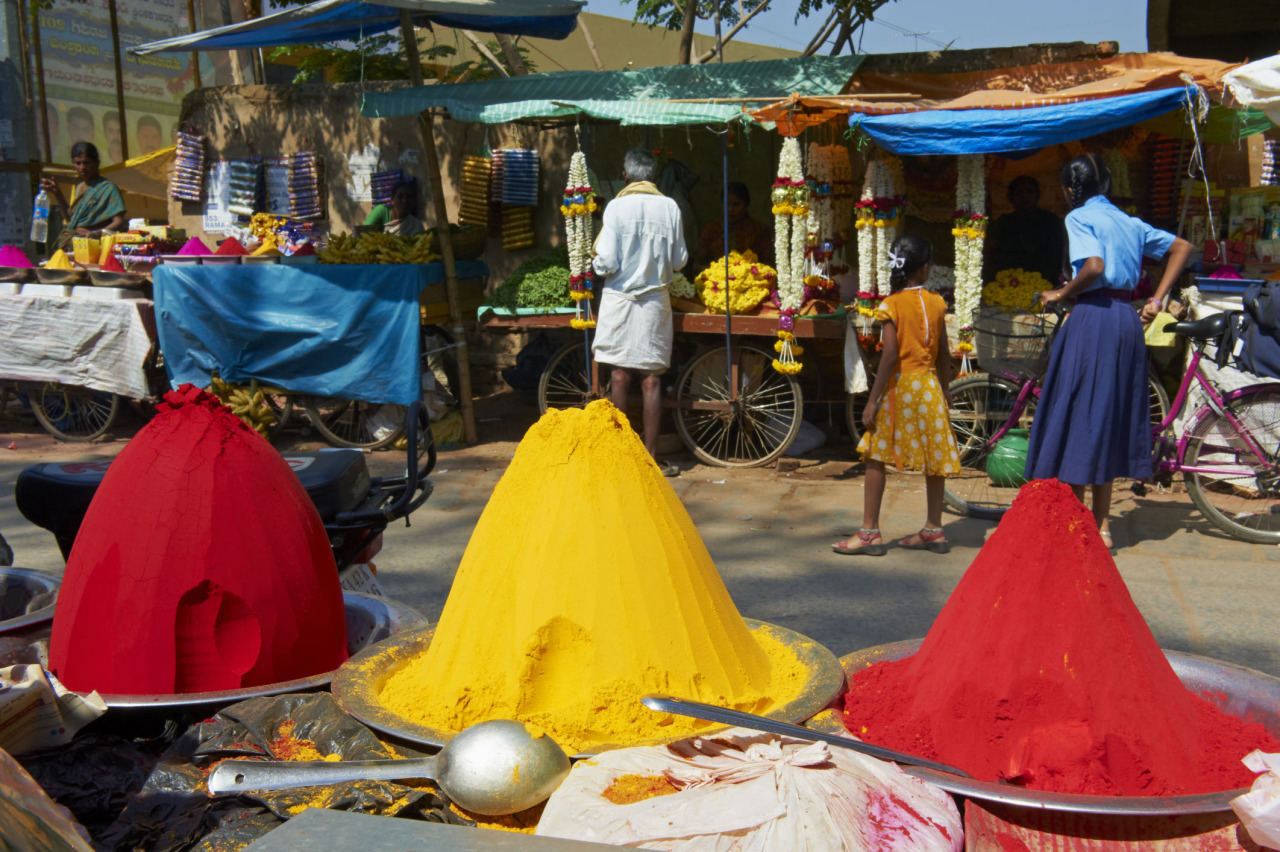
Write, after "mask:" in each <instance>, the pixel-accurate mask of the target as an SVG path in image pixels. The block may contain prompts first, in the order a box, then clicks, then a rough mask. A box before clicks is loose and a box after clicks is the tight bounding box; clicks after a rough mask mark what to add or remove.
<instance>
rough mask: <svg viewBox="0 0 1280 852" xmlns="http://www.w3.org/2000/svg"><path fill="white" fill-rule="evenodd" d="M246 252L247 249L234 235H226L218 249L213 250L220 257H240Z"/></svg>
mask: <svg viewBox="0 0 1280 852" xmlns="http://www.w3.org/2000/svg"><path fill="white" fill-rule="evenodd" d="M248 253H249V251H248V250H247V249H246V248H245V247H244V246H243V245H241V244H240V241H239V240H237V239H236V238H235V237H227V238H226V239H225V240H223V241H222V243H221V245H219V246H218V250H217V251H215V252H214V254H216V255H218V256H220V257H240V256H242V255H246V254H248Z"/></svg>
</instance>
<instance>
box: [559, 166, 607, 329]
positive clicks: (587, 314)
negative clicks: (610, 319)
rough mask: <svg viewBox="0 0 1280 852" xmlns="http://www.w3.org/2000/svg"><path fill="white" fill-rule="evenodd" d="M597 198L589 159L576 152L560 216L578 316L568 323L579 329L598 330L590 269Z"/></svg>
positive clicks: (570, 282) (570, 168) (571, 290)
mask: <svg viewBox="0 0 1280 852" xmlns="http://www.w3.org/2000/svg"><path fill="white" fill-rule="evenodd" d="M597 209H598V206H597V205H596V195H595V192H594V191H593V190H592V189H591V178H590V176H589V175H588V174H587V157H586V155H585V154H583V153H582V152H581V151H575V152H574V154H573V157H572V158H571V159H570V160H569V182H568V185H566V186H565V188H564V200H563V201H561V202H560V212H561V213H562V214H564V229H565V238H566V242H567V243H568V246H569V295H570V296H572V297H573V303H574V306H575V308H576V309H577V313H576V314H575V315H574V317H573V319H571V320H569V325H571V326H572V327H573V328H576V329H579V330H581V329H584V328H595V327H596V320H595V317H594V316H593V315H592V313H591V290H592V284H593V282H594V277H595V273H594V272H593V271H592V269H591V242H592V237H593V236H594V231H595V220H594V219H593V218H592V214H593V213H595V212H596V210H597Z"/></svg>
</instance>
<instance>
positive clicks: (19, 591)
mask: <svg viewBox="0 0 1280 852" xmlns="http://www.w3.org/2000/svg"><path fill="white" fill-rule="evenodd" d="M61 585H62V578H61V577H59V576H57V575H54V574H46V573H44V572H43V571H33V570H32V569H30V568H0V636H3V635H6V634H20V633H25V632H27V631H29V630H31V629H32V628H35V627H39V626H40V625H42V624H44V623H46V622H50V621H53V603H54V600H56V598H57V595H58V587H59V586H61ZM33 606H34V608H33Z"/></svg>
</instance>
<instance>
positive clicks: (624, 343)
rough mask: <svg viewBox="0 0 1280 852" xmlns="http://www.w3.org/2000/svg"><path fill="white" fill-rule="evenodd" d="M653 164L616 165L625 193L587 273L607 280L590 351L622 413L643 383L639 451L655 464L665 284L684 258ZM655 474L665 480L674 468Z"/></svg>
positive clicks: (667, 314)
mask: <svg viewBox="0 0 1280 852" xmlns="http://www.w3.org/2000/svg"><path fill="white" fill-rule="evenodd" d="M657 172H658V163H657V160H656V159H655V158H654V156H653V155H652V154H650V153H649V152H648V151H644V150H641V149H638V148H636V149H632V150H631V151H628V152H627V153H626V156H625V157H623V160H622V177H623V180H625V181H626V184H627V185H626V188H624V189H623V190H622V191H621V192H619V193H618V196H617V197H616V198H615V199H613V201H611V202H609V204H608V205H607V206H606V207H605V209H604V225H603V227H602V228H601V229H600V235H599V236H598V237H597V238H596V244H595V250H596V256H595V261H594V263H593V266H594V268H595V272H596V274H597V275H599V276H604V277H605V284H604V287H603V288H602V289H601V292H600V312H599V316H598V319H597V326H596V336H595V342H594V343H593V344H592V347H591V348H592V352H593V354H594V355H595V359H596V361H598V362H600V363H601V364H607V365H609V366H610V367H612V368H613V371H612V374H611V376H610V379H611V382H612V390H611V391H610V398H611V399H612V401H613V404H614V405H615V406H616V407H617V408H618V409H619V410H620V411H625V410H626V406H627V390H628V389H629V388H630V386H631V376H632V374H633V373H636V374H639V375H641V376H643V378H642V379H641V380H640V392H641V396H642V398H643V400H644V445H645V448H646V449H648V450H649V454H650V455H651V456H654V457H655V458H654V460H655V461H656V460H657V458H656V456H657V447H658V422H659V419H660V417H661V415H662V386H661V376H662V374H663V373H665V372H666V371H667V368H668V367H670V366H671V342H672V338H673V329H672V323H671V297H670V294H669V293H668V292H667V285H668V284H670V283H671V278H672V276H673V275H674V273H675V271H676V270H678V269H680V268H682V267H683V266H684V265H685V263H686V262H687V261H688V259H689V251H688V249H687V248H686V247H685V242H684V229H683V227H682V226H681V222H680V208H679V207H678V206H677V205H676V203H675V202H674V201H672V200H671V199H670V198H667V197H666V196H664V195H663V194H662V193H660V192H659V191H658V188H657V187H656V186H654V183H653V181H654V179H655V178H656V177H657ZM659 467H660V468H661V469H662V472H663V474H664V475H666V476H676V475H677V474H678V473H679V472H680V471H679V469H678V468H677V467H676V466H675V465H673V464H671V463H669V462H665V463H661V464H660V465H659Z"/></svg>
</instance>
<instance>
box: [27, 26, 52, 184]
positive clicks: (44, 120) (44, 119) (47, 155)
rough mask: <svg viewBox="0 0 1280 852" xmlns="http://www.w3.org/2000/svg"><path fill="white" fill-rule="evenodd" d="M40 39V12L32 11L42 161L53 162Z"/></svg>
mask: <svg viewBox="0 0 1280 852" xmlns="http://www.w3.org/2000/svg"><path fill="white" fill-rule="evenodd" d="M41 41H43V39H41V37H40V10H39V9H38V8H35V9H32V14H31V47H32V49H33V50H34V52H35V55H36V88H37V89H38V90H39V92H40V128H41V129H42V130H43V131H44V152H43V153H44V161H45V162H46V163H52V162H53V140H52V139H51V138H49V101H48V99H47V98H46V97H45V93H44V45H42V44H41Z"/></svg>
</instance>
